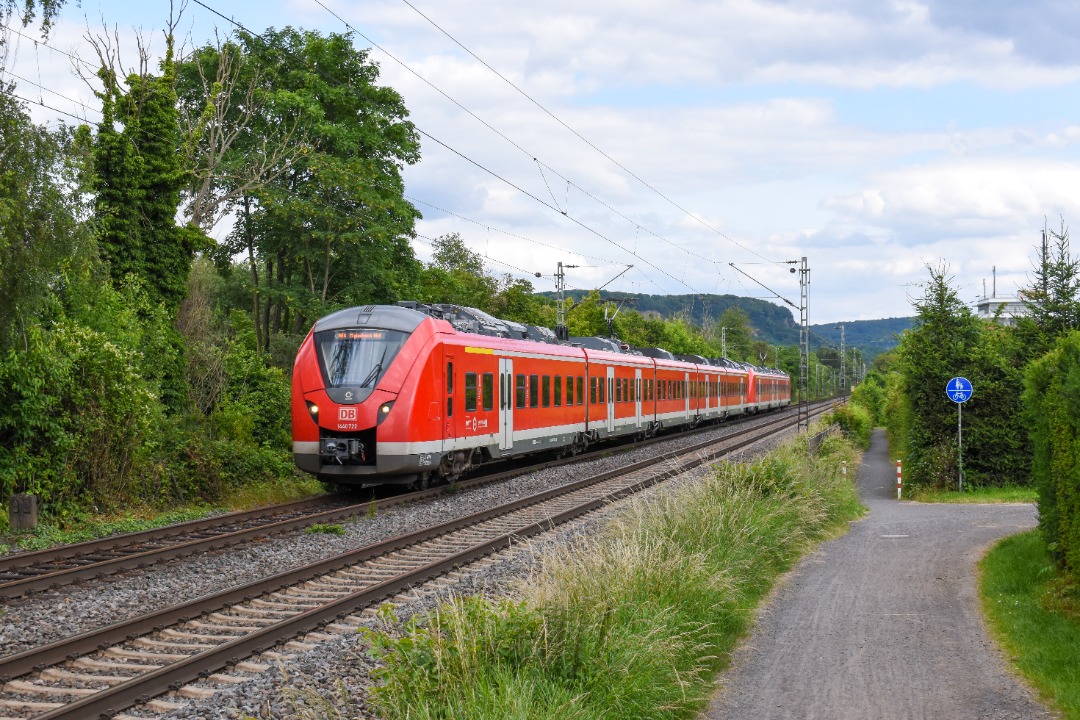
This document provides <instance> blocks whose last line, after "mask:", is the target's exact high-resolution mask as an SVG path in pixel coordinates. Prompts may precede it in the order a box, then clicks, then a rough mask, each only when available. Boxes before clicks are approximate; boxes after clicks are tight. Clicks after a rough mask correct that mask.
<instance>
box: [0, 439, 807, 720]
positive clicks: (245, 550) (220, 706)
mask: <svg viewBox="0 0 1080 720" xmlns="http://www.w3.org/2000/svg"><path fill="white" fill-rule="evenodd" d="M729 432H731V426H718V427H717V428H715V429H713V430H710V431H707V432H706V433H703V434H693V435H689V434H677V435H674V436H672V438H671V439H670V441H669V442H667V443H664V444H662V445H660V446H655V445H654V446H652V447H647V448H631V449H628V450H625V451H624V452H619V453H615V452H610V453H609V452H602V453H600V454H599V455H597V456H596V457H594V458H592V459H590V460H586V461H584V462H581V463H577V464H574V465H570V466H564V467H559V468H550V469H546V470H540V471H537V472H534V473H529V474H527V475H523V476H520V477H518V478H514V479H512V480H509V481H505V482H501V483H497V484H492V485H486V486H483V487H479V488H475V489H472V490H468V491H464V492H461V493H457V494H453V495H446V496H441V497H438V498H434V499H431V500H427V501H423V502H418V503H414V504H410V505H403V506H397V507H393V508H390V509H388V510H386V511H385V512H382V513H380V514H379V515H377V516H375V517H368V516H363V517H358V518H356V519H354V520H352V521H348V522H345V523H343V524H342V527H343V529H344V530H345V533H344V534H343V535H332V534H310V533H303V532H300V533H295V534H291V535H284V536H280V537H271V538H268V539H266V540H265V541H262V542H254V543H248V544H245V545H242V546H237V547H232V548H225V549H222V550H218V551H214V552H211V553H207V554H204V555H200V556H197V557H191V558H186V559H184V560H175V561H170V562H166V563H161V564H159V565H157V566H155V567H153V568H149V569H145V570H139V571H127V572H123V573H119V574H117V575H114V576H110V577H108V578H104V579H102V580H99V581H95V582H87V583H77V584H74V585H70V586H66V587H63V588H60V589H57V590H53V591H49V592H46V593H40V594H37V595H33V596H30V597H27V598H21V599H16V600H13V601H9V603H8V605H7V606H6V608H4V610H3V612H2V613H0V648H3V654H5V655H7V654H14V653H17V652H21V651H23V650H26V649H30V648H33V647H37V646H40V645H45V644H48V643H50V642H54V641H56V640H59V639H62V638H65V637H70V636H73V635H77V634H79V633H83V632H88V631H91V630H95V629H97V628H100V627H104V626H107V625H110V624H113V623H115V622H117V621H120V620H123V619H126V618H130V617H136V616H139V615H143V614H146V613H149V612H152V611H155V610H158V609H161V608H164V607H167V606H170V605H174V604H176V603H179V602H182V601H183V600H186V599H193V598H196V597H200V596H202V595H207V594H211V593H216V592H220V591H221V590H223V589H225V587H224V586H223V584H222V578H228V579H229V586H236V585H242V584H245V583H248V582H252V581H254V580H257V579H259V578H261V577H265V576H267V575H271V574H276V573H280V572H283V571H285V570H288V569H289V568H293V567H298V566H301V565H305V564H308V563H311V562H315V561H317V560H320V559H324V558H328V557H332V556H334V555H337V554H339V553H343V552H346V551H348V550H352V549H355V548H359V547H363V546H366V545H370V544H372V543H375V542H379V541H382V540H385V539H387V538H391V537H394V536H397V535H401V534H404V533H407V532H412V531H414V530H416V529H418V528H421V527H425V526H428V525H432V524H436V523H441V522H445V521H447V520H451V519H453V518H457V517H462V516H464V515H468V514H471V513H474V512H478V511H480V510H483V509H486V508H491V507H496V506H498V505H501V504H504V503H506V502H510V501H512V500H514V499H517V498H522V497H527V496H529V495H533V494H535V493H538V492H542V491H544V490H548V489H550V488H552V487H556V486H558V485H563V484H567V483H570V482H573V481H576V480H579V479H582V478H585V477H589V476H591V475H595V474H598V473H601V472H605V471H608V470H612V469H615V468H617V467H619V466H622V465H626V464H629V463H631V462H635V461H637V460H642V459H645V458H646V457H649V456H652V455H654V454H655V453H657V452H667V451H671V450H676V449H679V448H682V447H686V446H689V445H693V444H696V443H700V442H702V441H704V440H706V439H710V438H712V437H720V436H721V435H724V434H727V433H729ZM791 434H792V432H789V433H786V435H787V436H790V435H791ZM780 442H782V439H780V438H774V439H770V440H768V441H764V442H761V443H758V444H757V445H755V446H754V447H753V449H752V450H744V451H743V452H744V453H746V454H753V455H757V454H759V453H762V452H765V451H767V450H768V449H771V448H772V447H774V446H776V445H778V444H779V443H780ZM696 472H704V470H698V471H696ZM696 472H695V471H691V472H690V473H689V474H688V475H689V476H691V477H692V476H694V475H695V474H696ZM607 512H610V510H607V511H604V512H600V513H594V514H592V515H590V516H588V517H586V518H583V519H581V520H578V521H576V522H574V523H571V524H568V525H566V526H563V527H562V528H560V529H559V531H557V532H554V533H548V534H545V535H543V536H541V537H539V538H534V539H532V540H530V541H529V542H527V543H523V544H522V545H520V546H517V547H515V548H512V549H510V550H507V551H504V552H502V553H499V554H498V555H496V556H493V558H489V559H488V560H487V561H485V562H481V563H479V564H478V565H476V566H471V567H470V568H468V569H465V570H464V571H463V573H462V574H461V577H460V579H459V580H457V581H456V582H454V583H453V584H452V585H449V586H447V585H448V583H446V582H443V583H441V585H442V586H443V587H444V589H443V590H440V591H436V592H430V593H421V594H418V596H417V597H415V598H414V599H410V598H409V596H406V597H404V598H401V597H399V598H397V599H395V614H396V615H397V617H398V618H399V619H403V618H405V617H408V616H409V615H412V614H414V613H417V612H424V611H427V610H430V609H432V608H434V607H435V606H436V605H438V604H439V603H441V602H443V601H445V600H446V599H447V597H448V596H449V594H450V593H453V594H456V595H478V594H482V595H487V596H491V597H495V596H501V595H505V594H506V593H507V592H508V591H509V590H510V588H511V587H512V586H513V583H514V581H515V580H517V579H519V578H523V577H526V576H527V574H528V573H529V571H530V570H531V568H533V567H534V565H535V563H536V562H538V561H539V559H540V558H542V557H544V556H545V555H546V554H548V553H550V552H552V551H553V550H555V549H557V548H561V547H566V546H567V545H568V544H572V543H574V542H575V540H576V539H579V538H581V537H582V536H583V535H585V534H590V533H591V532H592V531H594V530H595V528H596V526H597V524H598V523H602V522H603V521H604V517H605V515H606V513H607ZM356 617H358V618H359V617H360V616H359V615H358V616H356ZM367 622H368V624H371V622H372V621H370V620H369V621H367ZM360 640H361V638H360V635H359V634H358V633H345V634H340V635H337V636H335V637H333V638H332V639H330V640H323V641H320V642H319V644H318V649H317V650H315V651H310V652H303V651H300V652H289V651H284V652H283V654H282V656H281V657H280V658H274V659H267V658H266V657H263V658H262V659H259V658H256V661H257V662H262V663H264V664H270V665H271V666H272V667H271V669H270V670H268V671H266V672H263V673H259V674H256V675H253V676H251V679H250V680H248V681H247V682H244V683H241V684H237V685H232V686H227V687H221V686H215V687H218V688H219V689H218V691H217V692H216V693H215V694H214V695H213V696H212V697H211V698H208V699H204V700H198V701H193V700H181V699H179V698H173V699H172V700H171V701H173V702H182V703H183V704H184V707H183V709H180V710H177V711H175V712H173V713H171V714H168V715H165V716H164V717H168V718H170V719H171V718H192V717H199V718H208V719H211V718H215V719H216V718H221V719H240V718H283V717H297V718H305V717H311V718H315V717H323V718H369V717H375V716H374V715H372V714H371V712H370V710H369V709H368V708H366V707H365V706H364V704H363V696H364V693H363V692H362V690H363V688H364V687H366V686H367V685H368V684H369V683H370V682H371V679H370V671H371V670H372V668H373V662H372V660H371V659H370V658H368V657H367V655H366V654H365V652H364V648H363V644H362V642H361V641H360ZM331 709H333V711H332V712H331ZM128 713H129V714H130V715H131V716H135V717H138V716H145V717H163V715H161V714H158V713H150V712H147V711H146V710H145V709H143V710H131V711H128ZM335 713H336V714H335Z"/></svg>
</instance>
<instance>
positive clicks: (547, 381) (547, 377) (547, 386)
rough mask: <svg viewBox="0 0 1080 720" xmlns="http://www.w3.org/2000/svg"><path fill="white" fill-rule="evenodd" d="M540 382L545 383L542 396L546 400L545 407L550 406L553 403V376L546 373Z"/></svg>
mask: <svg viewBox="0 0 1080 720" xmlns="http://www.w3.org/2000/svg"><path fill="white" fill-rule="evenodd" d="M540 383H541V385H543V388H544V391H543V393H541V396H542V397H543V401H544V407H548V406H550V405H551V376H550V375H545V376H544V377H543V378H542V379H541V380H540Z"/></svg>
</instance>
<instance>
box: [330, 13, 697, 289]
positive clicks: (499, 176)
mask: <svg viewBox="0 0 1080 720" xmlns="http://www.w3.org/2000/svg"><path fill="white" fill-rule="evenodd" d="M317 1H318V0H316V2H317ZM416 131H417V132H419V133H420V134H421V135H423V136H424V137H426V138H428V139H430V140H432V141H433V142H436V143H438V144H439V145H442V146H443V147H444V148H446V149H447V150H449V151H450V152H452V153H454V154H455V155H457V156H458V157H460V158H461V159H462V160H465V161H466V162H468V163H470V164H472V165H474V166H475V167H477V168H479V169H481V170H483V171H484V172H486V173H488V174H489V175H491V176H492V177H494V178H496V179H498V180H500V181H502V182H504V183H506V184H507V185H509V186H510V187H512V188H514V189H515V190H517V191H518V192H520V193H521V194H522V195H526V196H528V197H530V198H532V199H533V200H535V201H536V202H538V203H540V204H541V205H543V206H544V207H546V208H549V209H550V210H553V211H554V212H557V213H559V214H560V215H562V216H563V217H565V218H566V219H567V220H569V221H570V222H572V223H574V224H575V225H578V226H579V227H581V228H583V229H585V230H587V231H589V232H590V233H592V234H593V235H595V236H596V237H598V238H600V239H601V240H604V241H605V242H609V243H611V244H612V245H614V246H615V247H617V248H619V249H620V250H622V251H623V252H624V253H626V254H628V255H633V256H634V257H636V258H637V259H638V260H640V261H641V262H643V263H645V264H646V265H648V266H649V267H651V268H652V269H653V270H656V271H657V272H659V273H662V274H664V275H667V276H668V277H669V278H671V279H672V280H674V281H675V282H677V283H679V284H680V285H683V286H685V287H687V288H690V290H692V291H693V292H695V293H698V291H697V290H695V289H694V287H693V286H692V285H690V284H689V283H687V282H686V281H685V280H680V279H679V278H677V277H675V276H674V275H672V274H671V273H669V272H668V271H667V270H664V269H663V268H660V267H657V266H656V265H654V264H653V263H651V262H649V261H648V260H646V259H645V258H643V257H641V256H640V255H638V254H637V253H636V252H634V251H633V250H630V249H629V248H627V247H624V246H622V245H620V244H619V243H617V242H615V241H614V240H612V239H611V238H609V237H607V236H606V235H604V234H603V233H601V232H600V231H598V230H594V229H593V228H591V227H589V226H588V225H586V224H585V223H583V222H581V221H580V220H578V219H577V218H575V217H573V216H571V215H567V214H565V213H563V212H562V211H561V210H559V209H558V208H556V207H555V206H554V205H552V204H550V203H548V202H546V201H545V200H543V199H542V198H539V197H537V196H536V195H533V194H532V193H531V192H529V191H528V190H525V189H523V188H521V187H520V186H518V185H515V184H514V183H512V182H510V181H509V180H507V179H506V178H504V177H503V176H501V175H499V174H498V173H496V172H495V171H494V170H490V169H488V168H487V167H485V166H483V165H481V164H480V163H478V162H477V161H476V160H473V159H472V158H470V157H469V156H467V155H465V154H464V153H461V152H459V151H457V150H455V149H454V148H452V147H450V146H449V145H447V144H446V143H444V142H443V141H442V140H439V139H438V138H436V137H434V136H432V135H431V134H430V133H427V132H425V131H423V130H421V129H420V128H416ZM698 294H699V295H700V294H701V293H698Z"/></svg>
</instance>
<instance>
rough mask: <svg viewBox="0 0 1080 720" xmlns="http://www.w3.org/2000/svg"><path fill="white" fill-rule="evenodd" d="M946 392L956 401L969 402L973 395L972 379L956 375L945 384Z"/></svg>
mask: <svg viewBox="0 0 1080 720" xmlns="http://www.w3.org/2000/svg"><path fill="white" fill-rule="evenodd" d="M945 392H946V393H947V394H948V396H949V399H950V400H952V401H953V402H954V403H962V402H967V400H968V398H970V397H971V381H970V380H968V379H967V378H965V377H954V378H953V379H952V380H950V381H949V383H948V384H947V385H946V386H945Z"/></svg>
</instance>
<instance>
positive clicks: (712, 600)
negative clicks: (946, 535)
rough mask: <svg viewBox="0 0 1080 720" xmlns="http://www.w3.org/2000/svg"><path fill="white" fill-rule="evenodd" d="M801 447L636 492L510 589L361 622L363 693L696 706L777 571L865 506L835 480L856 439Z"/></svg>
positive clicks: (556, 708)
mask: <svg viewBox="0 0 1080 720" xmlns="http://www.w3.org/2000/svg"><path fill="white" fill-rule="evenodd" d="M804 447H805V440H802V441H800V442H797V443H793V444H792V445H791V446H789V447H787V448H784V449H782V450H779V451H776V452H774V453H772V454H770V455H769V456H768V457H766V458H764V459H762V460H760V461H758V462H755V463H753V464H751V465H722V466H720V467H719V468H718V469H717V471H716V473H715V475H714V476H713V477H711V478H710V479H708V480H705V481H701V482H697V483H693V484H686V485H683V486H680V487H678V488H675V489H670V490H661V491H659V492H656V493H654V494H652V495H650V496H649V497H647V498H642V499H638V500H636V501H633V502H632V503H631V504H630V507H629V508H628V509H627V510H626V511H625V512H624V513H622V514H621V516H620V517H619V518H618V519H617V520H615V521H614V522H613V523H612V524H611V525H610V526H609V527H607V529H606V530H605V531H604V532H602V533H600V534H597V535H594V536H590V537H589V538H588V539H586V540H584V541H583V542H582V543H581V544H580V545H579V546H578V547H575V548H573V549H572V550H568V551H566V552H565V553H563V554H561V555H558V556H555V557H553V558H549V559H548V560H547V561H546V562H545V563H544V564H542V566H541V567H540V568H539V569H538V570H537V571H536V572H535V573H534V575H533V576H532V577H530V578H529V579H528V580H527V581H526V582H524V583H523V584H522V586H521V589H520V592H519V594H518V596H517V597H515V598H514V599H513V600H504V601H498V602H493V601H489V600H484V599H480V598H466V599H459V600H456V601H454V602H451V603H448V604H446V605H444V606H442V607H440V608H439V609H438V611H436V612H435V613H433V614H432V615H430V616H428V617H425V618H414V619H412V620H410V621H409V622H407V623H406V624H405V627H404V628H403V629H395V630H393V631H388V632H379V633H370V634H369V635H370V639H371V641H372V643H373V650H374V652H375V653H376V654H377V655H379V656H380V658H381V661H382V664H383V668H384V669H383V671H382V674H381V685H380V687H379V688H378V689H376V690H375V691H374V697H373V698H372V700H373V702H374V703H375V704H376V705H377V707H378V708H379V710H380V712H381V714H382V716H383V717H385V718H387V720H393V719H395V718H410V719H411V720H425V719H428V720H434V719H436V718H440V719H441V718H446V719H449V718H462V717H468V718H471V719H474V720H483V719H484V718H491V719H492V720H495V719H496V718H497V719H498V720H507V719H515V718H518V719H521V720H525V719H526V718H528V719H529V720H535V719H539V718H552V720H554V719H555V718H558V719H559V720H566V719H570V718H580V719H582V720H585V719H589V720H592V719H594V718H601V717H608V718H688V717H693V716H694V714H695V713H696V712H697V711H699V710H700V709H701V708H702V706H703V705H704V704H705V702H706V701H707V699H708V697H709V695H710V694H711V693H712V690H713V687H712V683H713V677H714V675H715V673H716V672H717V671H718V670H719V669H721V668H723V667H724V666H725V664H726V662H727V659H728V653H729V652H730V651H731V650H732V649H733V648H734V646H735V643H736V641H737V640H738V638H739V637H740V636H742V635H743V634H744V633H745V632H746V630H747V629H748V628H749V625H750V622H751V620H752V617H753V610H754V608H755V607H756V606H757V604H758V603H759V602H760V601H761V599H762V598H763V597H764V595H765V594H766V593H767V592H768V590H769V588H770V587H771V586H772V584H773V582H774V580H775V579H776V577H777V576H778V575H779V574H781V573H783V572H784V571H786V570H788V569H789V568H791V567H792V565H793V564H794V563H795V562H796V560H798V558H799V557H801V556H802V554H804V553H805V552H806V551H807V550H808V549H809V548H810V547H812V546H813V544H814V543H816V542H817V541H818V540H820V539H822V538H825V537H827V536H830V535H832V534H836V533H839V532H841V531H842V529H843V528H845V527H846V522H847V521H848V520H850V519H852V518H854V517H857V516H858V515H860V514H861V513H862V508H861V506H860V505H859V502H858V498H857V496H856V493H855V489H854V486H853V485H852V484H851V483H850V482H844V481H843V480H842V479H841V477H840V461H841V460H842V459H844V460H847V461H848V463H849V467H852V468H854V465H855V459H856V457H857V452H856V451H855V449H854V448H853V447H852V446H851V445H850V444H849V443H848V442H847V441H846V440H844V439H842V438H840V437H833V438H829V439H827V440H826V441H825V443H823V445H822V448H821V454H820V456H819V457H817V458H810V457H807V455H806V453H805V449H802V448H804ZM853 474H854V473H853Z"/></svg>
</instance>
